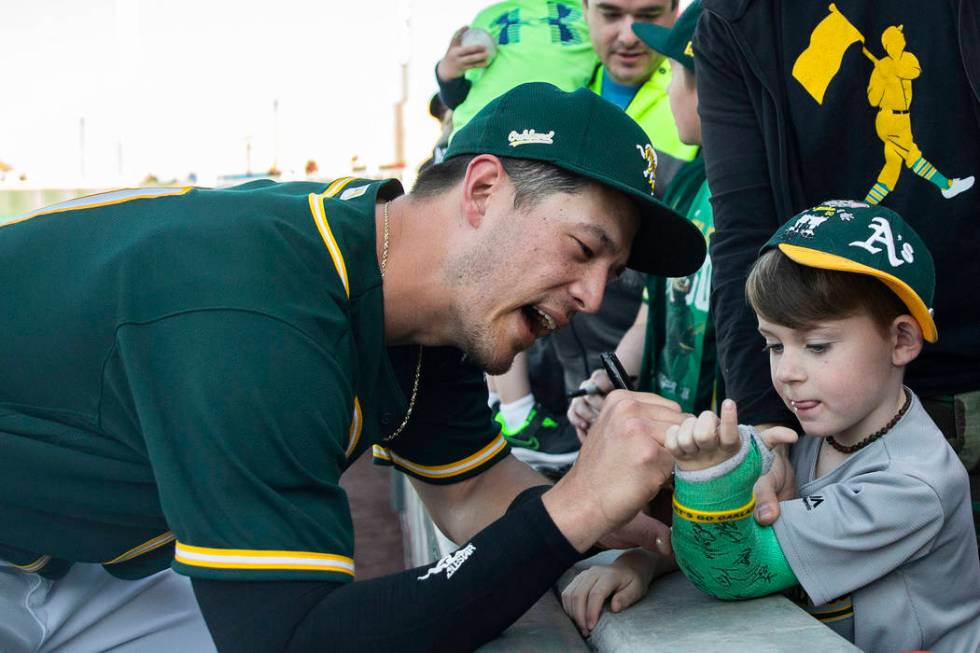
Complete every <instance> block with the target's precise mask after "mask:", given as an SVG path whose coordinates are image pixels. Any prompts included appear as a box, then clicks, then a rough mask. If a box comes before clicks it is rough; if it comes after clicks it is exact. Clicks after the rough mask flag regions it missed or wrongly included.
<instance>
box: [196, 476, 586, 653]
mask: <svg viewBox="0 0 980 653" xmlns="http://www.w3.org/2000/svg"><path fill="white" fill-rule="evenodd" d="M542 489H544V488H542ZM539 494H540V492H539V491H537V490H536V489H535V490H531V491H529V492H528V493H526V494H524V495H521V496H519V497H518V500H517V501H515V502H514V505H513V507H512V508H511V509H510V510H509V511H508V512H507V513H506V514H505V515H504V516H503V517H502V518H501V519H499V520H497V521H496V522H494V523H493V524H492V525H491V526H489V527H488V528H486V529H484V530H483V531H481V532H480V533H479V534H477V535H476V537H474V538H473V539H472V540H470V541H469V542H468V543H467V544H466V545H465V546H463V547H461V548H460V549H459V550H457V551H456V552H454V553H453V554H450V555H448V556H446V557H445V558H443V559H442V560H440V561H438V562H436V563H434V564H430V565H426V566H424V567H419V568H416V569H409V570H407V571H404V572H401V573H398V574H393V575H390V576H385V577H381V578H375V579H371V580H366V581H358V582H355V583H349V584H346V585H340V584H337V583H324V582H295V581H294V582H276V581H268V582H230V581H221V580H210V579H203V578H194V579H193V581H192V582H193V586H194V592H195V595H196V597H197V600H198V604H199V605H200V607H201V613H202V614H203V616H204V619H205V621H206V622H207V624H208V628H209V629H210V631H211V635H212V637H213V639H214V641H215V644H216V645H217V648H218V650H219V651H222V652H224V651H244V650H247V651H253V652H265V651H268V652H269V653H280V652H283V651H285V652H290V653H305V652H308V651H322V650H330V651H365V650H372V651H373V650H381V651H394V650H398V651H435V650H448V651H462V650H472V649H474V648H476V647H478V646H479V645H481V644H483V643H485V642H487V641H489V640H490V639H492V638H493V637H494V636H496V635H497V633H499V632H500V631H501V630H503V629H504V628H506V627H507V626H508V625H509V624H511V623H512V622H513V621H514V620H516V619H517V618H518V617H520V615H521V614H523V613H524V612H525V611H526V610H527V609H528V608H529V607H530V606H531V605H532V604H533V603H534V602H535V601H537V600H538V598H539V597H540V596H541V595H542V594H543V593H544V592H545V591H546V590H547V589H548V587H550V586H551V585H552V584H553V583H554V582H555V580H556V579H557V578H558V576H559V575H560V574H561V573H562V572H563V571H564V570H565V569H566V568H567V567H569V566H570V565H571V564H572V563H574V562H575V561H576V560H578V559H579V558H580V557H581V554H580V553H579V552H578V551H576V550H575V549H574V548H572V547H571V546H570V545H569V544H568V541H567V540H566V539H565V538H564V537H563V536H562V534H561V532H560V531H559V530H558V529H557V528H556V527H555V524H554V522H553V521H552V519H551V517H550V516H549V513H548V511H547V510H546V509H545V507H544V504H543V502H542V500H541V498H540V496H538V495H539Z"/></svg>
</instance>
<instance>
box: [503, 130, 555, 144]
mask: <svg viewBox="0 0 980 653" xmlns="http://www.w3.org/2000/svg"><path fill="white" fill-rule="evenodd" d="M507 140H508V141H510V146H511V147H517V146H519V145H529V144H531V143H538V144H541V145H554V144H555V130H553V129H552V130H551V131H550V132H548V133H547V134H539V133H538V132H536V131H534V130H533V129H525V130H524V131H522V132H521V133H517V130H514V131H511V132H510V134H509V135H508V136H507Z"/></svg>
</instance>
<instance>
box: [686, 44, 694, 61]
mask: <svg viewBox="0 0 980 653" xmlns="http://www.w3.org/2000/svg"><path fill="white" fill-rule="evenodd" d="M684 54H686V55H687V56H689V57H691V58H692V59H693V58H694V48H692V47H691V42H690V41H688V42H687V45H686V46H684Z"/></svg>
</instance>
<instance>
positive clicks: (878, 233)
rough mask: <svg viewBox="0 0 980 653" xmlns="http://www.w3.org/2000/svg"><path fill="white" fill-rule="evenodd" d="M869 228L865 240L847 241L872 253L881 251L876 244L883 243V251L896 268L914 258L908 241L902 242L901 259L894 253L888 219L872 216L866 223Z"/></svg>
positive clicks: (893, 243)
mask: <svg viewBox="0 0 980 653" xmlns="http://www.w3.org/2000/svg"><path fill="white" fill-rule="evenodd" d="M868 228H870V229H871V235H870V236H868V239H867V240H855V241H854V242H852V243H848V245H851V246H852V247H860V248H862V249H866V250H868V251H869V252H871V253H872V254H878V253H879V252H881V247H878V245H883V246H884V247H885V251H886V252H887V253H888V262H889V263H890V264H891V266H892V267H893V268H897V267H898V266H899V265H904V264H905V263H911V262H912V261H914V260H915V250H914V249H913V248H912V245H911V244H909V243H903V244H902V250H901V254H902V259H905V260H904V261H903V260H902V259H900V258H898V256H897V255H896V251H895V237H894V236H893V235H892V226H891V224H890V223H889V222H888V220H886V219H884V218H882V217H877V218H872V219H871V223H870V224H869V225H868ZM898 240H902V236H901V234H899V236H898Z"/></svg>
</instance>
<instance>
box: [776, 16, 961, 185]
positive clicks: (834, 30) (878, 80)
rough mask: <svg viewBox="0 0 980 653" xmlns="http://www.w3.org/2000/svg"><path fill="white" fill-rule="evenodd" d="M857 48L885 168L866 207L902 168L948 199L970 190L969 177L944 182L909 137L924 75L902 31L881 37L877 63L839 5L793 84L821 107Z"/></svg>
mask: <svg viewBox="0 0 980 653" xmlns="http://www.w3.org/2000/svg"><path fill="white" fill-rule="evenodd" d="M856 43H860V44H861V53H862V54H863V55H864V56H865V58H866V59H867V60H868V61H869V62H870V63H871V66H872V69H871V74H870V77H869V80H868V91H867V96H868V97H867V99H868V104H870V105H871V106H872V107H873V108H876V109H878V115H877V116H876V117H875V132H876V133H877V135H878V138H879V139H880V140H881V144H882V146H883V149H884V152H883V155H884V156H883V158H884V164H883V165H882V168H881V171H880V172H879V173H878V178H877V180H876V181H875V183H874V185H872V186H871V190H869V191H868V194H867V196H866V197H865V201H866V202H868V203H869V204H879V203H880V202H881V201H882V200H884V199H885V196H886V195H888V194H889V193H890V192H892V191H893V190H895V186H896V185H897V184H898V179H899V176H900V175H901V172H902V166H903V165H904V166H905V167H906V168H909V169H911V170H912V172H914V173H915V174H916V175H918V176H919V177H922V178H923V179H925V180H926V181H929V182H932V183H933V184H934V185H935V186H936V187H937V188H938V189H939V190H940V192H941V193H942V196H943V197H944V198H946V199H952V198H954V197H956V196H957V195H959V194H960V193H962V192H964V191H967V190H969V189H970V188H972V187H973V181H974V178H973V176H972V175H971V176H968V177H963V178H954V177H949V178H947V177H946V176H944V175H943V174H942V173H941V172H939V170H937V169H936V168H935V167H934V166H933V165H932V163H930V162H929V161H928V160H926V158H925V156H924V155H923V153H922V151H921V150H920V149H919V146H918V145H917V144H916V142H915V138H914V136H913V134H912V117H911V111H912V82H913V81H914V80H916V79H918V78H919V77H920V76H921V75H922V72H923V71H922V66H921V65H920V63H919V59H918V58H917V57H916V56H915V55H914V54H913V53H911V52H909V51H908V50H906V49H905V47H906V45H907V44H906V41H905V32H904V26H903V25H891V26H889V27H886V28H885V30H884V31H883V32H882V33H881V47H882V48H883V49H884V51H885V54H884V56H882V57H880V58H879V57H877V56H875V55H874V54H872V53H871V51H870V50H869V49H868V47H869V46H868V44H867V43H866V42H865V37H864V34H862V33H861V32H860V31H859V30H858V29H857V28H856V27H855V26H854V25H853V24H852V23H851V21H849V20H848V19H847V17H846V16H844V14H842V13H841V12H840V10H839V9H838V8H837V5H834V4H831V5H830V13H829V14H828V15H827V16H826V17H825V18H824V19H823V20H821V21H820V22H819V23H818V24H817V26H816V27H814V28H813V31H812V32H811V33H810V43H809V45H807V47H806V49H804V50H803V52H801V53H800V55H799V57H797V58H796V61H795V62H794V63H793V78H794V79H796V81H797V82H799V83H800V86H802V87H803V88H804V89H805V90H806V92H807V93H809V94H810V96H811V97H812V98H813V99H814V100H815V101H816V102H817V104H820V105H822V104H823V100H824V94H825V93H826V92H827V88H828V87H829V86H830V83H831V82H832V81H833V79H834V78H835V77H836V76H837V73H838V72H840V69H841V66H842V65H843V62H844V55H845V53H846V52H847V51H848V49H850V47H851V46H852V45H854V44H856Z"/></svg>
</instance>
